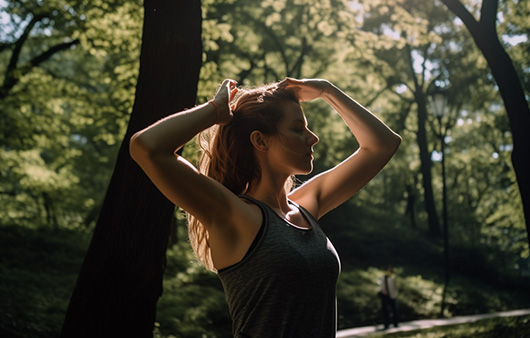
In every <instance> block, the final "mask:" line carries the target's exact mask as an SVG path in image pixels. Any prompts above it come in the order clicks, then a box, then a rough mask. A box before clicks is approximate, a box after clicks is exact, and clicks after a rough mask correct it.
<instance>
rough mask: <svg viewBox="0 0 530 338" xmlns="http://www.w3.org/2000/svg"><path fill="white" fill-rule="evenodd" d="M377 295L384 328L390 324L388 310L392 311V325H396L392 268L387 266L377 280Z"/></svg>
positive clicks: (394, 286)
mask: <svg viewBox="0 0 530 338" xmlns="http://www.w3.org/2000/svg"><path fill="white" fill-rule="evenodd" d="M378 284H379V287H380V289H379V297H380V298H381V307H382V310H383V320H384V328H385V330H386V329H388V327H389V326H390V312H392V323H393V324H394V327H398V325H399V324H398V322H399V319H398V312H397V304H396V298H397V296H398V288H397V285H396V278H395V276H394V269H393V268H392V267H391V266H388V267H387V269H386V271H385V274H384V276H383V277H381V278H380V279H379V281H378Z"/></svg>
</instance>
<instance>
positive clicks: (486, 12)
mask: <svg viewBox="0 0 530 338" xmlns="http://www.w3.org/2000/svg"><path fill="white" fill-rule="evenodd" d="M442 2H443V3H445V4H446V5H447V7H448V8H449V9H450V10H451V11H453V13H455V14H456V16H458V17H459V18H460V19H461V20H462V21H463V22H464V24H465V25H466V27H467V29H468V30H469V32H470V34H471V36H472V37H473V39H474V40H475V43H476V44H477V46H478V48H479V49H480V51H481V52H482V54H483V55H484V57H485V58H486V61H487V62H488V65H489V67H490V69H491V73H492V75H493V78H494V79H495V81H496V82H497V86H498V87H499V92H500V94H501V97H502V99H503V102H504V106H505V109H506V113H507V114H508V119H509V121H510V129H511V131H512V138H513V151H512V164H513V168H514V171H515V175H516V177H517V183H518V186H519V191H520V194H521V200H522V204H523V212H524V216H525V219H526V231H527V234H528V236H527V237H528V243H529V245H530V161H529V160H528V154H530V133H529V132H528V128H530V108H529V107H528V102H527V101H526V98H525V94H524V90H523V87H522V84H521V81H520V79H519V77H518V75H517V71H516V70H515V67H514V66H513V63H512V60H511V59H510V56H509V55H508V53H506V51H505V50H504V47H503V46H502V44H501V42H500V41H499V37H498V35H497V27H496V17H497V6H498V0H483V3H482V8H481V11H480V20H479V21H476V20H475V18H474V17H473V16H472V15H471V13H469V12H468V11H467V9H466V8H465V7H464V6H463V5H462V3H461V2H460V1H458V0H442Z"/></svg>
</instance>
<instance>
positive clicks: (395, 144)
mask: <svg viewBox="0 0 530 338" xmlns="http://www.w3.org/2000/svg"><path fill="white" fill-rule="evenodd" d="M393 134H394V135H393V137H392V140H391V141H390V142H389V144H390V148H391V149H392V154H393V153H395V152H396V151H397V150H398V148H399V146H400V145H401V141H402V138H401V136H400V135H399V134H397V133H393Z"/></svg>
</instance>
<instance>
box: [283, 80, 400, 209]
mask: <svg viewBox="0 0 530 338" xmlns="http://www.w3.org/2000/svg"><path fill="white" fill-rule="evenodd" d="M284 82H285V86H287V87H291V88H294V89H295V90H297V92H298V97H299V99H300V101H311V100H313V99H316V98H321V99H323V100H325V101H326V102H327V103H329V104H330V105H331V106H332V107H333V108H334V109H335V110H336V111H337V112H338V113H339V115H340V116H341V117H342V119H343V120H344V121H345V123H346V124H347V125H348V128H349V129H350V131H351V132H352V134H353V135H354V136H355V138H356V139H357V141H358V143H359V149H358V150H357V151H356V152H355V153H354V154H352V155H351V156H350V157H348V158H347V159H346V160H344V161H343V162H341V163H340V164H338V165H337V166H335V167H334V168H332V169H330V170H328V171H325V172H323V173H321V174H319V175H317V176H315V177H313V178H312V179H310V180H309V181H307V182H306V183H305V184H303V185H302V186H300V187H299V188H297V189H296V190H294V191H293V192H291V194H290V195H289V197H290V198H291V199H292V200H294V201H295V202H297V203H299V204H300V205H302V206H304V207H305V208H306V209H308V210H309V211H310V212H311V213H312V214H313V215H314V216H315V217H316V218H317V219H318V218H320V217H322V216H324V215H325V214H326V213H327V212H329V211H330V210H332V209H334V208H336V207H337V206H339V205H340V204H342V203H344V202H345V201H347V200H348V199H349V198H351V197H352V196H353V195H355V194H356V193H357V192H358V191H359V190H360V189H361V188H362V187H364V186H365V185H366V184H367V183H368V182H369V181H370V180H371V179H372V178H373V177H374V176H375V175H376V174H377V173H378V172H379V171H380V170H381V169H382V168H383V167H384V166H385V164H386V163H387V162H388V161H389V160H390V158H391V157H392V155H393V154H394V153H395V152H396V150H397V148H398V147H399V144H400V143H401V137H400V136H399V135H397V134H396V133H395V132H393V131H392V130H391V129H390V128H389V127H388V126H386V125H385V124H384V123H383V122H382V121H381V120H379V119H378V118H377V117H376V116H375V115H373V114H372V113H371V112H370V111H368V110H367V109H366V108H364V107H363V106H362V105H360V104H359V103H357V102H356V101H355V100H353V99H352V98H350V97H349V96H348V95H346V94H345V93H344V92H343V91H341V90H340V89H339V88H337V87H335V86H334V85H333V84H331V83H330V82H328V81H326V80H294V79H286V80H284Z"/></svg>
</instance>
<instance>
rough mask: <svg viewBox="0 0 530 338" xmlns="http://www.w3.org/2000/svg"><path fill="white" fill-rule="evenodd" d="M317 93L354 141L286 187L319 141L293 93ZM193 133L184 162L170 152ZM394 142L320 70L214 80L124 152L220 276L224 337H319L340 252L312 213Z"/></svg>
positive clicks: (343, 194) (373, 169) (344, 193)
mask: <svg viewBox="0 0 530 338" xmlns="http://www.w3.org/2000/svg"><path fill="white" fill-rule="evenodd" d="M190 85H191V84H190ZM175 95H178V93H175ZM317 98H320V99H323V100H324V101H326V102H327V103H328V104H329V105H330V106H331V107H333V108H334V109H335V110H336V111H337V113H338V114H339V115H340V116H341V117H342V118H343V120H344V121H345V123H346V125H347V126H348V127H349V129H350V130H351V132H352V133H353V135H354V136H355V138H356V139H357V141H358V143H359V149H358V150H357V151H355V152H354V153H353V154H351V155H350V156H349V157H348V158H347V159H345V160H344V161H342V162H341V163H340V164H338V165H337V166H335V167H334V168H332V169H330V170H328V171H325V172H323V173H321V174H319V175H317V176H314V177H313V178H311V179H310V180H308V181H307V182H305V183H304V184H302V185H301V186H298V187H293V178H292V177H293V175H296V174H308V173H310V172H311V171H312V169H313V146H314V145H315V144H316V143H317V142H318V140H319V139H318V137H317V136H316V135H315V134H314V133H313V132H312V131H311V130H309V127H308V123H307V119H306V117H305V115H304V112H303V110H302V108H301V106H300V102H302V101H312V100H314V99H317ZM232 101H235V102H232ZM203 131H206V134H207V136H208V137H207V138H206V139H205V138H200V139H201V141H202V142H201V149H202V151H203V153H202V156H201V159H200V162H199V165H198V168H196V167H195V166H194V165H192V164H191V163H189V162H188V161H187V160H186V159H184V158H183V157H182V156H180V155H178V154H176V151H177V150H178V149H180V148H182V147H183V146H184V144H186V142H188V141H189V140H191V139H192V138H193V137H194V136H195V135H197V134H198V133H201V132H203ZM203 136H204V133H203ZM400 141H401V138H400V137H399V136H398V135H397V134H396V133H394V132H393V131H392V130H390V129H389V128H388V127H387V126H386V125H385V124H384V123H383V122H381V121H380V120H379V119H378V118H377V117H375V116H374V115H373V114H372V113H371V112H369V111H368V110H367V109H365V108H364V107H362V106H361V105H360V104H358V103H357V102H356V101H354V100H353V99H351V98H350V97H349V96H348V95H346V94H345V93H344V92H342V91H341V90H340V89H339V88H337V87H335V86H334V85H333V84H331V83H330V82H329V81H327V80H321V79H309V80H296V79H290V78H287V79H285V80H283V81H281V82H278V83H273V84H268V85H263V86H260V87H257V88H252V89H243V88H237V87H236V82H235V81H233V80H225V81H224V82H223V84H222V85H221V87H220V88H219V90H218V91H217V93H216V94H215V96H214V98H213V99H212V100H210V101H209V102H207V103H204V104H201V105H199V106H197V107H195V108H192V109H189V110H185V111H182V112H178V113H175V114H173V115H170V116H168V117H167V118H164V119H162V120H161V121H159V122H157V123H155V124H153V125H151V126H149V127H147V128H145V129H144V130H141V131H140V132H138V133H136V134H135V135H133V137H132V138H131V141H130V152H131V156H132V158H133V159H134V160H135V161H136V162H137V163H138V164H139V165H140V167H141V168H142V169H143V170H144V171H145V173H146V174H147V175H148V176H149V178H150V179H151V180H152V181H153V183H154V184H155V185H156V186H157V188H158V189H159V190H160V191H161V192H162V193H163V194H164V195H165V196H166V197H167V198H168V199H169V200H171V201H172V202H173V203H174V204H175V205H178V206H179V207H181V208H182V209H184V210H185V211H186V212H187V213H188V221H189V225H188V230H189V238H190V242H191V244H192V247H193V249H194V252H195V254H196V256H197V258H198V259H199V260H200V261H201V262H202V263H204V264H205V266H206V267H207V268H208V269H210V270H212V271H216V272H217V274H218V276H219V278H220V280H221V282H222V284H223V287H224V290H225V293H226V298H227V302H228V308H229V311H230V315H231V317H232V321H233V327H232V330H233V334H234V336H235V337H238V338H239V337H240V338H242V337H253V338H256V337H260V338H268V337H270V338H280V337H283V338H286V337H306V338H307V337H309V338H311V337H315V338H331V337H335V335H336V329H337V328H336V320H337V314H336V283H337V278H338V275H339V272H340V261H339V257H338V255H337V253H336V251H335V249H334V248H333V245H332V244H331V242H330V241H329V239H328V238H327V237H326V235H325V234H324V233H323V231H322V230H321V228H320V226H319V225H318V223H317V220H318V219H320V218H321V217H322V216H324V215H325V214H326V213H328V212H329V211H330V210H333V209H334V208H336V207H337V206H339V205H341V204H342V203H344V202H345V201H347V200H348V199H349V198H351V197H352V196H353V195H355V194H356V193H357V192H358V191H359V190H360V189H361V188H362V187H363V186H364V185H365V184H367V183H368V182H369V181H370V180H371V179H372V178H373V177H374V176H375V175H376V174H377V173H378V172H379V171H380V170H381V169H382V168H383V167H384V166H385V164H386V163H387V162H388V160H390V158H391V157H392V155H393V154H394V152H395V151H396V149H397V148H398V146H399V144H400ZM293 188H294V189H293Z"/></svg>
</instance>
